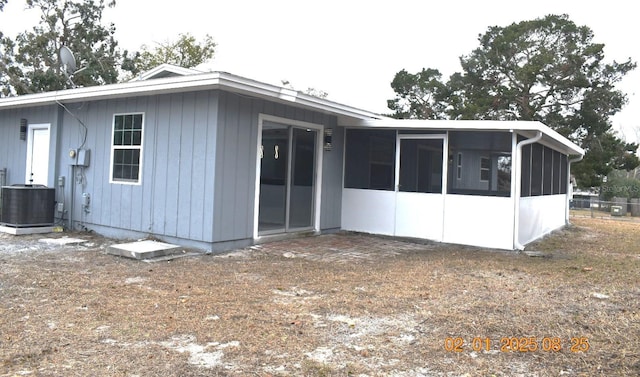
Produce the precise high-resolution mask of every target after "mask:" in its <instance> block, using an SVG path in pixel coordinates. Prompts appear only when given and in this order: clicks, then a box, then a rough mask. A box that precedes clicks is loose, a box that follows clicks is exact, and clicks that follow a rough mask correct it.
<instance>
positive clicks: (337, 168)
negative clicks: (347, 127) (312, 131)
mask: <svg viewBox="0 0 640 377" xmlns="http://www.w3.org/2000/svg"><path fill="white" fill-rule="evenodd" d="M328 127H329V128H333V136H332V149H331V150H330V151H324V160H323V162H322V163H323V165H324V167H323V177H322V203H321V206H322V211H321V213H320V228H321V229H337V228H340V226H341V216H342V175H343V174H342V169H343V163H342V161H343V152H344V135H345V132H344V129H343V128H341V127H340V128H338V127H337V126H336V124H335V123H332V124H330V125H329V126H328Z"/></svg>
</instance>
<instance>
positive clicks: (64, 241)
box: [38, 237, 87, 246]
mask: <svg viewBox="0 0 640 377" xmlns="http://www.w3.org/2000/svg"><path fill="white" fill-rule="evenodd" d="M38 241H39V242H42V243H46V244H47V245H60V246H64V245H74V244H79V243H83V242H86V241H87V240H83V239H81V238H69V237H62V238H42V239H40V240H38Z"/></svg>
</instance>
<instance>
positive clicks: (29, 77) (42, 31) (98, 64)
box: [0, 0, 120, 96]
mask: <svg viewBox="0 0 640 377" xmlns="http://www.w3.org/2000/svg"><path fill="white" fill-rule="evenodd" d="M26 6H27V8H28V9H36V10H38V11H39V12H40V21H39V23H38V25H36V26H35V27H34V28H33V29H32V30H27V31H24V32H22V33H20V34H18V35H17V36H16V37H15V38H10V37H9V36H0V52H1V53H2V56H1V57H0V86H1V92H2V95H4V96H8V95H20V94H28V93H38V92H45V91H52V90H59V89H65V88H68V87H70V86H72V82H71V81H70V80H69V79H68V78H67V77H66V76H65V74H64V72H63V70H62V66H61V63H60V57H59V51H60V47H61V46H67V47H68V48H69V49H70V50H71V51H73V52H74V54H75V59H76V64H77V66H78V68H79V71H78V72H77V73H76V74H75V75H74V76H73V83H75V85H77V86H92V85H101V84H110V83H115V82H117V80H118V63H119V57H120V55H119V52H118V50H117V42H116V40H115V38H114V33H115V26H114V25H113V24H110V25H103V24H102V12H103V10H104V9H105V6H115V1H110V2H109V3H108V4H107V5H105V2H104V0H99V1H94V0H83V1H72V0H27V1H26ZM80 68H81V69H80Z"/></svg>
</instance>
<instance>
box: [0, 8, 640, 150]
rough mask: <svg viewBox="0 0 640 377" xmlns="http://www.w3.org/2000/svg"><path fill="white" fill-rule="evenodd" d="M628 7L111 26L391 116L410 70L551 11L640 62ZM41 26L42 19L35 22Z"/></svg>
mask: <svg viewBox="0 0 640 377" xmlns="http://www.w3.org/2000/svg"><path fill="white" fill-rule="evenodd" d="M23 4H24V0H9V5H8V6H7V7H6V8H5V11H4V13H0V30H2V31H3V32H5V33H7V34H10V33H15V32H17V31H21V30H24V29H25V28H28V27H29V28H30V27H32V25H33V22H35V21H32V19H29V18H28V15H27V14H26V13H25V12H24V11H23V8H24V5H23ZM632 5H633V2H629V1H627V0H625V1H622V0H609V1H606V2H604V1H585V0H582V1H577V0H576V1H574V0H554V1H548V0H538V1H527V2H524V1H513V0H511V1H506V0H483V1H473V0H468V1H461V0H459V1H456V0H449V1H427V0H423V1H413V0H412V1H409V0H395V1H375V0H369V1H349V0H341V1H336V0H322V1H311V0H307V1H303V0H264V1H260V0H226V1H219V0H212V1H198V0H179V1H159V0H127V1H125V0H117V6H116V8H114V9H108V10H107V11H105V15H104V20H105V21H108V22H113V23H114V24H115V25H116V28H117V33H116V38H117V40H118V41H119V43H120V46H121V47H123V48H127V49H130V50H137V49H139V47H140V45H142V44H147V45H150V46H153V45H154V44H155V43H161V42H164V41H167V40H171V39H175V37H176V36H177V35H178V34H179V33H191V34H193V35H194V36H196V37H197V38H201V37H203V36H204V35H205V34H209V35H211V36H212V37H213V38H214V40H215V41H216V43H217V44H218V47H217V51H216V54H215V58H214V60H213V61H212V63H211V64H209V65H208V66H207V67H206V69H208V70H219V71H225V72H229V73H233V74H236V75H240V76H245V77H248V78H251V79H255V80H258V81H264V82H268V83H271V84H277V85H279V84H280V83H281V81H282V80H288V81H289V82H290V83H291V84H292V85H293V86H294V87H295V88H296V89H299V90H305V89H306V88H308V87H313V88H316V89H319V90H324V91H326V92H328V93H329V97H328V98H329V99H331V100H334V101H338V102H342V103H344V104H347V105H351V106H355V107H359V108H363V109H366V110H370V111H374V112H379V113H385V112H388V109H387V107H386V100H387V99H390V98H392V97H393V91H392V90H391V88H390V86H389V83H390V82H391V80H392V79H393V76H394V74H395V73H396V72H397V71H399V70H401V69H403V68H404V69H407V70H408V71H410V72H415V71H418V70H420V69H421V68H423V67H425V68H437V69H439V70H440V72H442V73H443V75H444V77H445V78H447V77H448V76H449V75H450V74H452V73H454V72H457V71H460V64H459V60H458V58H459V57H460V56H461V55H464V54H468V53H469V52H471V51H472V50H473V49H474V48H476V47H477V46H478V39H477V38H478V35H479V34H482V33H484V32H485V31H486V30H487V28H488V27H489V26H494V25H499V26H507V25H509V24H511V23H513V22H519V21H524V20H531V19H535V18H539V17H543V16H545V15H547V14H562V13H566V14H568V15H569V17H570V19H571V20H572V21H574V22H575V23H576V24H578V25H586V26H589V27H590V28H591V29H592V30H593V31H594V34H595V38H594V40H595V42H598V43H604V44H605V57H606V59H607V60H609V61H612V60H617V61H625V60H626V59H627V58H629V57H631V58H632V59H633V60H634V61H638V60H640V43H638V41H637V40H638V37H639V36H640V26H639V25H640V23H639V22H638V20H637V12H635V11H632V10H631V6H632ZM36 20H37V19H36ZM639 69H640V68H639ZM639 83H640V73H639V72H638V70H636V71H634V72H633V73H631V74H629V75H627V77H626V78H625V79H624V81H623V82H622V84H621V85H620V89H622V90H623V91H625V92H626V93H627V94H628V95H629V100H630V103H629V105H628V106H627V107H626V108H625V109H624V110H623V112H622V113H620V114H619V115H617V116H616V118H614V127H616V128H624V133H625V135H626V136H627V137H628V138H634V139H635V129H640V122H639V121H638V119H640V99H639V98H638V97H637V96H636V92H637V90H638V86H639Z"/></svg>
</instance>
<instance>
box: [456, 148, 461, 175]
mask: <svg viewBox="0 0 640 377" xmlns="http://www.w3.org/2000/svg"><path fill="white" fill-rule="evenodd" d="M456 167H457V169H456V178H457V179H462V153H458V162H457V164H456Z"/></svg>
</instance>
